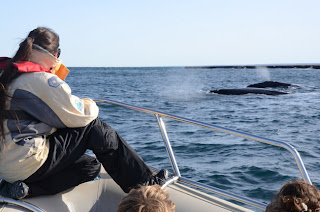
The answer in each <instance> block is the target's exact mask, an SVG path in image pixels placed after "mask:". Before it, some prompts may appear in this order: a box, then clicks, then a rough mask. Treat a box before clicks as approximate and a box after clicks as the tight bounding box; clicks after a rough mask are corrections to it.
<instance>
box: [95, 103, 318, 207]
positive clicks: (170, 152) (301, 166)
mask: <svg viewBox="0 0 320 212" xmlns="http://www.w3.org/2000/svg"><path fill="white" fill-rule="evenodd" d="M95 101H96V102H101V103H108V104H112V105H117V106H122V107H125V108H129V109H132V110H137V111H140V112H144V113H149V114H154V115H155V116H156V118H157V121H158V124H159V127H160V130H161V133H162V137H163V140H164V142H165V145H166V149H167V152H168V155H169V158H170V162H171V165H172V168H173V170H174V172H175V175H176V176H179V177H180V178H181V175H180V172H179V168H178V165H177V163H176V160H175V157H174V153H173V150H172V148H171V144H170V141H169V138H168V136H167V133H166V129H165V127H164V122H163V120H162V119H161V117H166V118H169V119H172V120H176V121H179V122H184V123H188V124H192V125H196V126H200V127H204V128H208V129H211V130H215V131H219V132H223V133H227V134H231V135H235V136H239V137H242V138H246V139H251V140H254V141H258V142H261V143H265V144H269V145H273V146H278V147H282V148H284V149H286V150H288V151H289V152H290V153H291V154H292V155H293V157H294V159H295V161H296V164H297V166H298V168H299V171H300V173H301V176H302V178H303V180H304V181H306V182H308V183H310V184H312V182H311V180H310V177H309V175H308V172H307V170H306V168H305V166H304V163H303V162H302V159H301V157H300V154H299V152H298V151H297V150H296V149H295V148H294V147H293V146H292V145H290V144H289V143H287V142H283V141H276V140H272V139H268V138H263V137H260V136H255V135H251V134H248V133H245V132H240V131H236V130H232V129H228V128H224V127H220V126H216V125H212V124H207V123H204V122H199V121H195V120H192V119H188V118H183V117H180V116H175V115H170V114H167V113H163V112H160V111H155V110H150V109H146V108H141V107H136V106H133V105H129V104H125V103H121V102H117V101H113V100H110V99H101V100H95ZM181 181H184V182H185V183H188V184H191V185H193V186H195V187H198V188H201V189H203V190H206V191H209V192H212V193H216V194H219V195H222V196H224V197H227V198H230V199H233V200H236V201H239V202H242V203H245V204H249V205H251V206H254V207H257V208H261V209H265V207H266V205H265V204H263V203H259V202H256V201H254V200H250V199H247V198H243V197H240V196H238V195H234V194H230V193H228V192H225V191H223V190H221V189H217V188H214V187H211V186H207V185H204V184H201V183H197V182H192V181H191V180H187V179H183V178H181Z"/></svg>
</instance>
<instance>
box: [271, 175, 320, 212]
mask: <svg viewBox="0 0 320 212" xmlns="http://www.w3.org/2000/svg"><path fill="white" fill-rule="evenodd" d="M278 211H282V212H295V211H296V212H303V211H305V212H314V211H316V212H320V191H319V190H318V188H317V187H316V186H314V185H311V184H309V183H308V182H305V181H303V180H298V179H297V180H293V181H290V182H288V183H286V184H284V185H283V186H282V187H281V189H280V191H279V193H277V194H276V195H275V196H273V198H272V200H271V203H270V204H269V205H268V207H267V208H266V212H278Z"/></svg>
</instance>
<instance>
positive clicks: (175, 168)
mask: <svg viewBox="0 0 320 212" xmlns="http://www.w3.org/2000/svg"><path fill="white" fill-rule="evenodd" d="M155 116H156V118H157V121H158V124H159V128H160V131H161V135H162V138H163V141H164V144H165V146H166V149H167V153H168V156H169V158H170V162H171V166H172V168H173V171H174V174H175V175H176V176H178V177H181V174H180V170H179V167H178V164H177V161H176V158H175V156H174V153H173V150H172V147H171V143H170V140H169V137H168V134H167V130H166V126H165V124H164V121H163V119H162V117H161V116H159V114H155Z"/></svg>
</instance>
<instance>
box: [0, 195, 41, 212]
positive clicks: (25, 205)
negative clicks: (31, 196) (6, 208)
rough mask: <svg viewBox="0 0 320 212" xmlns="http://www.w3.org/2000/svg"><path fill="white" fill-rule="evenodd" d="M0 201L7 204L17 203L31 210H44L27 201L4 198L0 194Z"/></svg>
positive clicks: (38, 211)
mask: <svg viewBox="0 0 320 212" xmlns="http://www.w3.org/2000/svg"><path fill="white" fill-rule="evenodd" d="M0 203H7V204H12V205H18V206H20V207H22V208H25V209H28V210H30V211H32V212H45V211H44V210H42V209H41V208H38V207H37V206H35V205H32V204H30V203H28V202H23V201H21V200H20V201H18V200H14V199H11V198H6V197H3V196H0Z"/></svg>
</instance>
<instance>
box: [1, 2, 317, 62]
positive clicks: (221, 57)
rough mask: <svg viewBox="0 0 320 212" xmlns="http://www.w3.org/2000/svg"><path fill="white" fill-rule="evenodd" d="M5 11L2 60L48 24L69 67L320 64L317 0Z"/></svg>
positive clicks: (5, 5)
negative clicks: (31, 32)
mask: <svg viewBox="0 0 320 212" xmlns="http://www.w3.org/2000/svg"><path fill="white" fill-rule="evenodd" d="M0 8H1V17H2V21H1V22H2V30H1V34H0V56H10V57H11V56H13V54H14V53H15V51H16V50H17V47H18V44H19V42H20V41H21V39H23V38H25V37H26V35H27V34H28V32H29V31H31V30H32V29H34V28H36V27H38V26H46V27H49V28H52V29H53V30H55V31H56V32H57V33H58V34H59V35H60V39H61V43H60V46H61V50H62V54H61V59H62V60H63V63H64V64H65V65H67V66H107V67H109V66H113V67H117V66H121V67H124V66H125V67H134V66H201V65H234V64H237V65H239V64H275V63H276V64H279V63H320V43H319V38H320V27H319V21H320V13H319V8H320V1H319V0H303V1H302V0H260V1H257V0H241V1H240V0H225V1H221V0H161V1H154V0H118V1H109V0H99V1H95V0H91V1H88V0H86V1H82V0H78V1H71V0H70V1H66V0H63V1H62V0H55V1H40V0H36V1H32V0H31V1H24V0H15V1H11V0H2V1H1V2H0Z"/></svg>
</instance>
